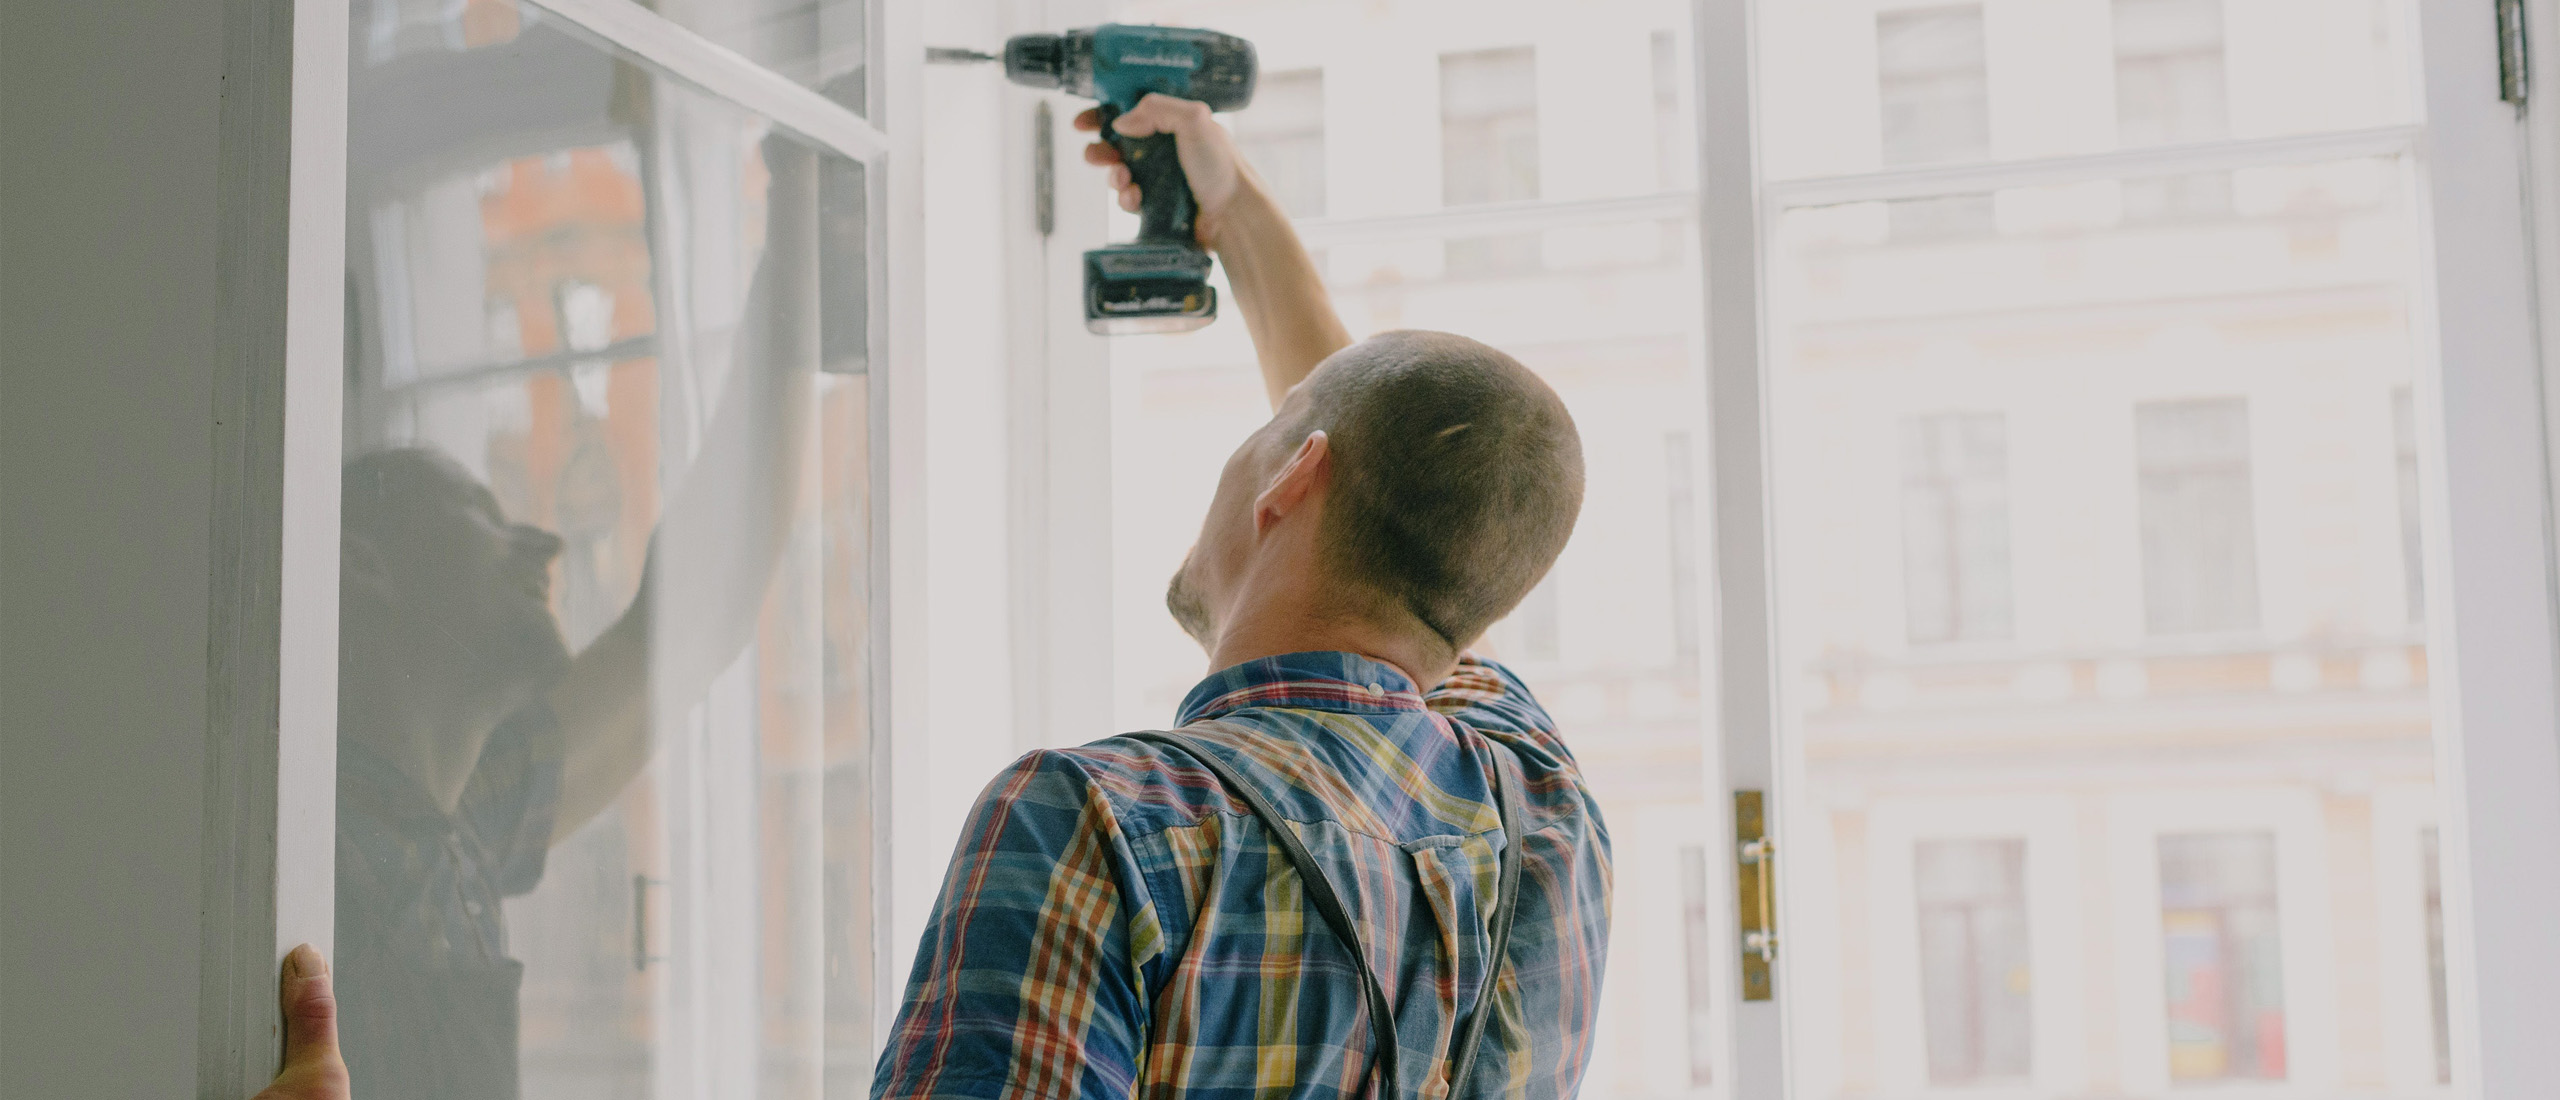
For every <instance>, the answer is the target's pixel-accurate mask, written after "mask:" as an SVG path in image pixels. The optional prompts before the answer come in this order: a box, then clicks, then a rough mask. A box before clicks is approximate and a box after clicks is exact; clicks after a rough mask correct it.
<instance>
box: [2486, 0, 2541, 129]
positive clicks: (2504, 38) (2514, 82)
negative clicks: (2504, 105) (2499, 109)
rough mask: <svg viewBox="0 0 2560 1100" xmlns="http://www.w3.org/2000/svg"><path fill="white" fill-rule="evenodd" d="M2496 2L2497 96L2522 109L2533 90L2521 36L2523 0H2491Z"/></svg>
mask: <svg viewBox="0 0 2560 1100" xmlns="http://www.w3.org/2000/svg"><path fill="white" fill-rule="evenodd" d="M2495 2H2496V3H2497V5H2498V98H2500V99H2503V100H2506V101H2507V102H2508V103H2511V104H2514V105H2515V107H2516V109H2517V110H2523V109H2524V105H2525V99H2526V97H2527V96H2528V95H2529V94H2530V93H2531V92H2532V90H2533V77H2532V73H2531V68H2530V66H2531V63H2532V57H2533V55H2532V54H2531V53H2530V52H2528V50H2527V48H2526V43H2525V36H2524V0H2495Z"/></svg>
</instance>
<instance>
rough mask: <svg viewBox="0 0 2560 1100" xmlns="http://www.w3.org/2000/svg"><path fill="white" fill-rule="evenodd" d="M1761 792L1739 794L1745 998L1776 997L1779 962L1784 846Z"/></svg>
mask: <svg viewBox="0 0 2560 1100" xmlns="http://www.w3.org/2000/svg"><path fill="white" fill-rule="evenodd" d="M1764 801H1765V800H1764V798H1763V797H1762V793H1761V792H1759V791H1735V792H1733V840H1734V867H1733V883H1734V908H1735V910H1736V913H1735V916H1736V917H1737V918H1738V919H1737V921H1736V924H1737V926H1738V927H1740V928H1741V930H1742V999H1743V1000H1746V1001H1774V1000H1776V999H1777V996H1778V994H1777V984H1776V983H1775V982H1774V981H1772V980H1771V979H1772V970H1773V968H1774V966H1775V964H1776V963H1777V961H1778V846H1777V844H1776V842H1774V841H1772V840H1770V839H1769V827H1768V815H1767V813H1766V812H1765V810H1764V808H1763V804H1764Z"/></svg>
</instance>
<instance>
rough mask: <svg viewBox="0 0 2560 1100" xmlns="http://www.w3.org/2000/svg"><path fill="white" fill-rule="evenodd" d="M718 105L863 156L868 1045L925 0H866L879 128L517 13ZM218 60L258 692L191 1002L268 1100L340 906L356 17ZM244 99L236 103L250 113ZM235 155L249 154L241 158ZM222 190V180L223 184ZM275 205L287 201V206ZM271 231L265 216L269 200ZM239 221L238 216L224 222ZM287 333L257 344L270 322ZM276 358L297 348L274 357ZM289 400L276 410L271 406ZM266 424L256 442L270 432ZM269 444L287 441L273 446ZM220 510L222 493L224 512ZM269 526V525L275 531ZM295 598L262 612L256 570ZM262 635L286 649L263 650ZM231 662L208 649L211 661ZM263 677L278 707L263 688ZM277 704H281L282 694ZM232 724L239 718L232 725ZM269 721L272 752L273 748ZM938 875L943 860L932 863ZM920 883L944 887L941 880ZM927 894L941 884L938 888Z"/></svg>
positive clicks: (910, 481) (667, 40)
mask: <svg viewBox="0 0 2560 1100" xmlns="http://www.w3.org/2000/svg"><path fill="white" fill-rule="evenodd" d="M524 2H526V3H529V4H532V5H534V6H536V7H538V8H540V9H542V10H543V11H544V12H545V13H546V14H547V15H551V16H556V17H558V18H560V19H562V20H564V21H566V22H568V23H571V24H574V25H576V26H577V27H578V28H579V29H580V30H582V31H584V32H585V33H587V34H588V35H591V36H593V37H595V38H597V39H600V40H602V41H603V42H604V43H605V44H607V45H609V46H611V47H613V48H616V49H618V50H621V51H625V52H627V53H629V54H631V55H633V56H636V57H638V58H640V59H641V60H643V61H645V62H647V63H648V64H650V65H651V66H653V67H654V68H655V69H656V70H658V71H660V72H662V73H664V74H666V75H668V76H671V77H673V78H675V79H678V80H681V81H684V82H686V83H688V84H691V85H693V86H695V87H696V88H699V89H700V90H702V91H703V92H706V93H708V94H710V95H712V96H714V97H717V98H719V99H722V100H725V101H727V102H729V103H732V104H734V105H736V106H738V107H741V108H744V109H746V110H748V111H752V112H755V113H757V114H759V115H762V116H764V117H766V118H769V119H772V120H773V121H774V122H775V123H776V124H777V125H780V126H782V127H783V128H785V129H788V130H790V131H792V132H793V133H795V134H797V135H798V136H800V137H801V138H803V139H805V140H806V141H808V142H809V143H811V144H813V145H815V146H817V147H819V148H821V149H823V150H825V151H827V152H829V153H832V154H835V155H839V156H842V157H844V158H846V159H848V160H852V161H855V162H858V163H860V164H862V165H863V166H864V168H865V173H866V175H865V180H866V184H867V187H868V191H869V194H868V197H867V199H868V204H869V209H870V216H869V219H868V224H869V225H870V226H871V232H872V238H871V241H870V242H869V261H870V277H869V280H868V285H869V288H870V296H871V301H870V306H869V311H868V319H869V324H870V334H869V335H870V340H871V358H870V362H871V367H870V374H869V386H870V397H869V425H868V432H869V437H870V470H869V474H870V489H869V491H870V495H871V497H870V498H871V532H870V538H871V546H870V554H869V562H870V564H869V568H870V576H869V577H868V578H867V581H868V585H869V588H870V591H871V602H870V614H871V621H870V623H869V629H870V631H871V636H872V646H871V652H872V666H871V668H870V669H869V674H870V681H871V685H872V690H871V691H870V693H869V695H870V699H869V707H870V715H869V719H870V727H871V737H872V752H873V754H874V759H873V761H872V769H873V770H872V774H873V775H874V776H876V777H878V778H879V786H878V787H877V788H876V790H875V791H874V793H873V796H874V798H875V800H876V801H875V802H874V804H873V805H874V809H873V812H874V813H875V814H877V815H878V816H879V820H880V822H881V826H882V827H881V828H879V829H878V830H877V831H876V833H875V837H876V838H877V839H876V840H875V843H877V844H878V845H879V851H878V852H877V853H876V857H875V872H874V874H875V875H876V876H877V877H876V879H875V883H874V890H873V897H874V900H875V909H874V913H873V916H872V925H871V938H872V954H873V967H872V972H873V974H874V975H875V989H874V996H873V1001H874V1004H875V1006H876V1007H877V1009H878V1010H877V1011H875V1012H874V1014H873V1018H874V1031H875V1034H874V1040H875V1042H876V1041H878V1040H879V1039H880V1038H882V1037H885V1035H886V1033H887V1030H888V1027H889V1025H890V1023H891V1013H890V1011H889V1009H891V1008H893V1007H894V1005H895V1003H896V1001H895V997H896V995H897V992H898V989H899V984H898V983H899V982H900V981H901V980H902V979H903V975H904V974H905V966H904V965H903V964H904V962H905V960H904V959H903V958H902V957H899V956H898V955H897V953H896V952H894V951H893V950H892V948H891V945H892V943H893V937H894V936H895V931H894V928H893V925H894V923H895V922H894V921H893V920H892V919H891V918H892V914H891V911H890V910H891V907H892V902H893V901H894V900H895V899H896V898H897V896H898V893H899V890H898V888H897V885H896V884H898V883H900V882H902V881H903V880H904V879H906V878H908V877H911V872H910V870H909V869H908V868H906V867H904V866H902V865H901V864H900V863H899V861H898V856H899V854H900V852H901V851H902V849H901V847H900V846H899V845H897V844H895V843H893V842H892V841H893V839H894V838H896V837H898V836H901V835H907V834H915V833H921V832H922V831H923V830H922V829H921V828H920V827H917V825H916V823H917V822H919V821H921V819H922V814H923V810H924V806H923V804H922V801H921V800H920V799H916V798H899V797H897V796H896V792H898V791H900V790H916V789H919V788H917V787H915V786H913V785H912V784H911V783H909V782H907V781H906V780H908V779H909V778H910V777H911V776H913V775H914V774H917V773H918V772H919V770H920V768H921V767H922V758H923V753H922V751H921V746H920V744H919V743H918V740H919V738H920V737H921V735H922V731H923V729H924V723H923V722H922V720H921V718H922V715H923V713H924V706H925V693H924V691H923V690H922V686H923V674H924V662H923V660H922V659H921V658H922V643H923V631H922V627H923V609H922V600H921V598H920V594H921V592H922V591H923V583H922V573H923V566H924V554H923V553H922V543H921V539H922V533H923V526H924V525H923V523H922V522H921V519H922V515H923V509H924V499H923V493H922V492H921V491H919V490H920V489H921V487H922V485H923V476H924V471H923V468H922V456H923V439H922V431H921V427H920V425H921V424H922V422H923V418H922V416H921V415H920V414H921V402H922V399H923V392H924V387H923V386H922V384H921V378H920V377H919V373H920V370H921V367H922V364H923V326H922V325H921V324H918V323H913V322H911V321H910V320H908V319H910V318H914V317H917V316H918V315H919V314H920V307H921V303H920V301H919V296H920V293H921V289H922V283H923V280H922V279H921V277H920V273H921V270H922V258H923V241H922V239H921V231H920V228H919V227H920V226H921V224H922V218H921V209H922V202H921V198H922V196H921V194H920V190H921V189H920V183H919V181H920V176H919V167H920V157H919V156H918V155H917V150H918V148H919V146H920V137H921V134H920V132H919V131H920V119H921V118H922V109H921V108H922V104H921V102H920V100H921V88H922V83H921V80H920V77H919V70H920V68H921V66H922V62H923V46H922V41H921V38H920V35H919V33H918V31H919V23H920V17H921V0H864V2H865V14H866V17H867V18H868V20H869V26H868V28H867V40H868V41H869V42H870V43H871V46H872V56H871V64H870V65H869V66H868V67H869V70H870V73H869V87H868V88H867V89H866V91H867V95H866V97H865V102H866V103H868V104H869V105H870V111H871V117H869V118H865V117H864V116H862V115H859V114H856V113H855V112H853V111H852V110H850V109H848V108H846V107H844V106H842V105H839V104H837V103H835V102H834V101H832V100H829V99H827V98H826V97H825V96H823V95H820V94H819V93H818V92H816V91H814V90H812V89H809V88H807V87H804V86H802V85H800V84H798V83H795V82H793V81H791V80H789V79H787V78H785V77H783V76H781V75H779V74H777V73H775V72H773V71H771V70H769V69H766V68H764V67H762V66H760V65H757V64H756V63H754V62H752V61H749V60H747V59H746V58H744V57H741V56H739V55H738V54H737V53H735V52H733V51H731V50H729V49H727V48H725V47H722V46H719V45H716V44H714V43H712V42H711V41H710V40H708V39H706V38H704V37H702V36H701V35H699V34H697V33H695V32H693V31H691V30H688V29H686V28H685V27H683V26H681V25H679V24H677V23H675V22H673V21H671V20H669V19H667V18H666V17H664V16H661V15H658V14H657V13H655V12H653V11H651V10H649V9H647V8H644V7H641V6H640V5H639V4H637V3H634V2H632V0H524ZM230 6H231V7H232V8H233V9H234V12H233V21H232V22H233V27H234V33H233V34H232V35H231V36H230V38H229V39H228V40H227V41H226V62H227V64H226V69H227V70H228V71H230V72H232V73H235V74H239V77H238V78H236V79H239V80H240V85H239V86H240V87H242V89H243V94H242V95H240V96H238V97H237V98H236V100H235V97H234V96H232V95H228V94H227V95H226V96H225V100H224V111H223V122H222V126H223V129H224V136H225V152H224V157H225V159H226V165H227V166H229V165H235V164H236V165H237V166H238V168H239V173H238V174H237V177H236V178H237V179H238V180H240V181H241V182H239V183H238V184H237V185H236V186H230V185H227V187H228V188H229V189H227V190H226V191H225V192H224V193H223V195H222V197H221V201H222V203H223V205H224V222H225V225H226V232H227V233H229V234H232V235H233V236H234V238H235V239H236V240H237V241H238V242H239V243H238V245H237V247H235V248H233V249H232V250H231V253H230V254H231V255H233V256H235V257H237V258H236V259H235V260H234V261H233V262H234V263H235V264H236V265H237V266H238V267H239V268H240V270H241V271H242V272H245V275H244V276H243V277H241V279H240V281H241V283H242V285H241V286H240V287H239V289H237V290H236V291H234V297H233V300H234V301H235V302H236V303H239V304H240V308H239V309H238V310H237V311H236V312H237V313H238V315H239V316H240V317H242V318H243V319H244V320H243V322H242V323H243V324H244V325H247V326H249V327H250V329H251V331H249V332H247V333H245V334H244V335H243V336H242V337H241V338H240V339H238V340H235V341H233V345H234V346H232V347H231V348H230V349H229V350H228V351H226V353H225V354H226V355H227V356H228V357H229V358H230V359H231V360H235V361H236V362H234V364H233V366H234V367H235V368H236V369H232V370H229V371H226V372H225V375H224V377H225V379H226V381H225V386H226V387H228V388H230V389H232V390H236V391H237V393H236V394H235V398H236V401H235V403H237V404H241V405H245V406H246V407H248V408H249V409H251V410H253V412H252V415H251V418H250V422H249V424H248V426H247V428H246V429H245V430H243V431H241V432H239V433H238V435H239V436H240V437H241V438H240V440H239V441H238V442H235V443H234V444H233V446H234V448H235V449H236V453H235V454H234V455H233V459H234V460H235V461H236V462H237V463H238V468H237V470H236V471H235V472H232V473H228V474H225V475H220V476H218V477H217V480H218V481H219V482H221V483H222V484H223V486H224V488H223V489H222V490H221V493H222V495H218V497H217V508H216V511H215V530H216V537H217V541H222V540H225V539H228V540H230V541H235V542H238V543H240V544H241V546H240V548H239V551H238V553H239V555H240V557H241V558H242V568H241V572H242V573H243V574H244V575H245V576H248V577H249V581H248V582H244V583H247V584H248V587H244V588H243V589H242V590H241V591H238V592H232V593H228V594H224V595H218V596H217V601H216V609H217V615H216V619H217V621H220V620H221V619H222V618H223V615H222V614H221V611H222V609H223V608H224V607H225V606H228V605H236V606H234V607H233V614H234V617H235V618H236V619H237V620H238V621H237V622H235V623H233V624H232V630H230V631H228V632H226V633H224V634H218V635H217V637H228V638H232V639H235V640H236V641H237V644H236V645H234V646H231V647H230V648H233V649H236V650H238V652H237V653H234V654H232V655H231V657H230V658H229V661H228V665H229V666H230V667H226V661H225V659H223V658H222V657H221V656H219V655H217V657H216V659H215V661H214V667H215V668H216V669H217V671H218V672H219V673H221V674H222V675H224V676H227V677H228V678H230V679H232V680H233V681H235V682H236V683H237V684H238V685H239V687H240V688H241V689H242V690H243V691H244V692H245V694H244V695H243V696H242V697H241V698H240V699H238V700H236V701H235V703H234V705H233V706H231V707H228V708H225V709H223V710H221V711H219V712H218V713H222V714H224V715H225V716H226V717H227V720H225V721H218V722H217V723H216V728H214V729H213V730H212V731H210V734H209V744H210V747H211V751H212V756H213V763H212V764H211V765H210V766H209V772H210V775H209V779H208V786H207V795H208V805H207V810H206V829H207V835H208V837H209V838H223V842H221V843H212V842H209V843H208V844H207V846H206V855H205V860H204V868H205V888H206V906H205V912H206V919H205V932H204V953H203V963H202V974H203V989H204V991H205V995H204V997H203V998H202V1000H201V1002H200V1004H199V1006H198V1020H199V1026H198V1034H199V1036H200V1039H199V1047H200V1056H199V1058H198V1061H197V1065H198V1070H197V1074H198V1081H199V1084H200V1090H201V1094H202V1095H206V1096H218V1097H228V1096H240V1095H247V1094H249V1093H253V1092H255V1091H257V1090H258V1089H259V1088H261V1087H263V1086H264V1085H265V1083H266V1080H267V1078H268V1077H269V1076H270V1075H271V1074H272V1073H273V1072H274V1066H275V1063H276V1057H277V1053H278V1047H277V1044H278V1042H279V1032H278V1029H277V1019H276V1009H275V1002H274V998H273V995H272V993H271V991H272V990H273V988H274V984H275V975H276V966H277V963H278V961H279V960H281V959H282V958H283V955H284V952H285V951H286V950H288V949H289V948H291V947H292V946H293V945H294V944H297V943H304V942H309V943H312V944H314V945H317V946H318V947H320V948H321V949H322V951H323V952H324V953H325V952H327V951H328V950H329V948H330V946H331V943H332V940H333V936H332V926H333V923H334V919H335V909H336V882H335V850H336V835H337V827H336V822H337V799H336V776H337V704H336V687H337V649H338V638H337V625H338V623H337V595H338V592H337V581H338V540H339V536H338V501H339V495H338V469H339V464H340V461H341V453H340V447H341V443H342V440H341V434H342V422H341V412H340V405H341V401H342V386H343V381H342V379H343V363H342V360H343V354H344V345H343V342H342V339H343V323H344V293H345V283H344V278H343V272H344V267H345V234H344V230H343V226H344V224H345V201H346V172H345V169H346V158H347V150H348V135H347V119H348V99H347V96H348V70H347V66H348V61H349V58H348V53H347V34H348V20H349V17H350V9H351V6H352V0H233V2H232V3H231V5H230ZM235 102H237V103H238V104H240V106H238V107H235ZM235 148H236V150H237V151H236V152H235V151H234V149H235ZM227 175H229V173H228V171H227ZM278 196H281V197H280V198H279V197H278ZM262 198H263V199H266V200H267V202H269V203H273V204H274V208H277V209H278V210H279V212H281V213H283V214H285V215H287V216H286V217H285V218H284V219H283V221H282V223H281V224H279V223H278V222H276V221H273V220H262V219H261V218H260V217H258V216H257V215H258V214H259V213H261V212H262V211H263V210H265V209H268V208H269V207H267V206H264V205H261V203H260V202H259V201H257V200H259V199H262ZM235 206H237V207H239V208H240V212H239V213H238V214H237V215H236V216H235V214H234V207H235ZM262 322H263V324H264V325H269V326H272V329H266V328H261V327H260V326H261V324H262ZM277 345H280V347H281V350H282V354H281V355H274V354H267V355H264V356H263V357H261V356H260V354H259V349H260V348H261V347H272V346H277ZM278 406H280V407H281V413H280V415H279V414H277V413H274V412H272V411H264V410H272V409H274V408H276V407H278ZM262 428H264V429H265V432H264V433H263V434H262V432H261V429H262ZM270 435H271V436H272V437H273V438H270ZM225 497H227V500H226V499H225ZM261 532H264V534H263V535H262V534H261ZM262 560H263V561H264V563H265V568H266V569H268V570H271V571H273V572H270V573H269V574H268V575H269V576H280V577H281V584H280V585H279V586H278V588H277V589H276V590H275V591H274V592H273V593H272V594H271V595H269V596H268V600H269V601H271V602H261V601H260V599H259V596H260V593H258V592H257V591H255V590H254V574H255V573H256V572H257V567H258V566H259V565H260V563H261V561H262ZM262 631H267V632H271V633H268V634H266V636H267V637H270V638H272V639H273V640H274V646H273V648H272V649H268V648H267V647H265V646H263V645H261V644H259V639H260V635H261V632H262ZM224 648H225V647H223V646H217V651H218V653H219V651H221V650H223V649H224ZM261 683H264V684H266V685H271V686H270V687H268V688H267V689H266V690H265V691H260V690H259V685H260V684H261ZM266 692H272V694H267V693H266ZM233 712H236V713H233ZM269 722H271V723H272V725H271V726H270V727H268V728H271V729H272V730H273V735H272V738H266V737H261V736H259V735H258V727H260V726H262V725H265V724H266V723H269ZM937 868H938V864H937ZM927 873H928V874H930V873H932V872H931V870H928V872H927ZM927 888H928V890H929V889H930V880H928V887H927Z"/></svg>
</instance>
